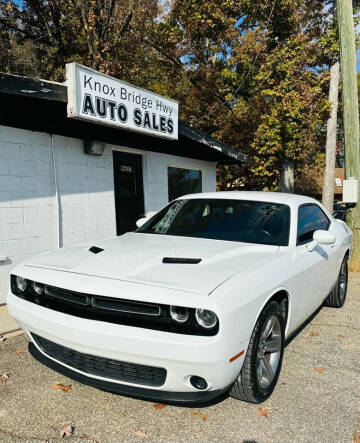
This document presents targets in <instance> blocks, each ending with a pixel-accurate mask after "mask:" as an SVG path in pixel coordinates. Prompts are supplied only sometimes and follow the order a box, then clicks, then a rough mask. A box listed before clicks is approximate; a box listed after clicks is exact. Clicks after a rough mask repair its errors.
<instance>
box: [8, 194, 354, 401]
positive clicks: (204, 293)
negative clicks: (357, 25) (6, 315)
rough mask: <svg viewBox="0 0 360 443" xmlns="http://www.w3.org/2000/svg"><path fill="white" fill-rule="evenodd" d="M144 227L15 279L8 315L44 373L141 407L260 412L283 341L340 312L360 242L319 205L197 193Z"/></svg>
mask: <svg viewBox="0 0 360 443" xmlns="http://www.w3.org/2000/svg"><path fill="white" fill-rule="evenodd" d="M137 226H138V229H137V230H136V231H135V232H128V233H126V234H124V235H122V236H120V237H115V238H111V239H107V240H103V241H97V242H94V243H91V244H89V245H82V246H76V247H70V248H61V249H58V250H56V251H52V252H46V253H43V254H40V255H38V256H35V257H33V258H31V259H28V260H27V261H25V262H24V263H22V264H21V265H18V266H16V267H15V268H14V270H13V272H12V275H11V277H10V289H9V293H8V299H7V301H8V308H9V311H10V313H11V314H12V315H13V317H14V318H15V319H16V320H17V321H18V323H19V324H20V326H21V327H22V328H23V329H24V331H25V333H26V335H27V337H28V339H29V349H30V352H31V354H32V355H33V356H34V357H35V358H37V359H38V360H39V361H40V362H42V363H44V364H45V365H47V366H49V367H51V368H53V369H55V370H56V371H58V372H60V373H62V374H65V375H67V376H69V377H71V378H73V379H75V380H78V381H80V382H83V383H87V384H89V385H92V386H95V387H98V388H100V389H103V390H107V391H111V392H117V393H120V394H123V395H130V396H135V397H138V398H144V399H152V400H156V401H163V402H187V403H196V402H203V401H209V400H212V399H214V398H216V397H218V396H221V395H222V394H224V395H226V394H227V393H228V392H229V393H230V395H231V396H233V397H235V398H237V399H240V400H243V401H247V402H251V403H260V402H262V401H264V400H265V399H267V398H268V397H269V396H270V395H271V393H272V392H273V390H274V388H275V385H276V382H277V380H278V377H279V373H280V369H281V363H282V359H283V354H284V345H285V341H286V340H287V339H288V338H290V336H291V335H293V334H296V332H297V331H298V330H299V328H300V327H301V326H302V325H303V324H304V322H305V321H306V320H307V319H308V318H309V317H310V316H311V315H312V314H313V313H314V312H315V311H316V310H317V309H318V308H319V307H320V306H321V305H323V304H325V305H326V306H329V307H334V308H340V307H342V306H343V304H344V302H345V297H346V290H347V280H348V271H347V262H348V258H349V255H350V253H351V244H352V233H351V231H350V229H349V228H348V226H347V225H346V223H345V222H343V221H341V220H336V219H335V218H333V217H332V215H331V214H330V213H329V212H328V211H327V210H326V209H325V208H324V207H323V206H322V205H321V204H320V203H319V202H318V201H316V200H313V199H311V198H308V197H304V196H300V195H293V194H283V193H271V192H267V193H265V192H218V193H202V194H192V195H187V196H183V197H181V198H178V199H177V200H174V201H172V202H171V203H169V204H168V205H167V206H166V207H164V208H163V209H162V210H160V211H159V212H158V213H156V214H155V215H153V216H152V217H151V218H149V219H146V218H144V219H140V220H138V222H137Z"/></svg>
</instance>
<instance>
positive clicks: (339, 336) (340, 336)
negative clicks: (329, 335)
mask: <svg viewBox="0 0 360 443" xmlns="http://www.w3.org/2000/svg"><path fill="white" fill-rule="evenodd" d="M337 338H345V337H344V336H343V335H341V334H339V335H338V336H337Z"/></svg>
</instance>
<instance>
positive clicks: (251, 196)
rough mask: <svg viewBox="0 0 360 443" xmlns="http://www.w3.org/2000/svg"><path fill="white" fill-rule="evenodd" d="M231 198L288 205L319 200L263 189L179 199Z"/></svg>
mask: <svg viewBox="0 0 360 443" xmlns="http://www.w3.org/2000/svg"><path fill="white" fill-rule="evenodd" d="M199 198H202V199H204V198H209V199H231V200H253V201H264V202H271V203H282V204H287V205H302V204H304V203H316V204H319V202H318V201H317V200H315V199H313V198H310V197H306V196H305V195H299V194H288V193H285V192H263V191H220V192H202V193H198V194H188V195H183V196H182V197H179V199H199Z"/></svg>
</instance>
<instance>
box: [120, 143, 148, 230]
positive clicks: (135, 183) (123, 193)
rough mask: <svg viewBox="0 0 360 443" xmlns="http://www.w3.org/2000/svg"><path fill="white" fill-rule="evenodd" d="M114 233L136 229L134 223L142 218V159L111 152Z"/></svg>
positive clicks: (124, 153)
mask: <svg viewBox="0 0 360 443" xmlns="http://www.w3.org/2000/svg"><path fill="white" fill-rule="evenodd" d="M113 160H114V188H115V211H116V233H117V235H122V234H124V233H125V232H128V231H134V230H135V229H136V221H137V220H138V219H139V218H141V217H144V189H143V171H142V157H141V155H137V154H129V153H127V152H119V151H113Z"/></svg>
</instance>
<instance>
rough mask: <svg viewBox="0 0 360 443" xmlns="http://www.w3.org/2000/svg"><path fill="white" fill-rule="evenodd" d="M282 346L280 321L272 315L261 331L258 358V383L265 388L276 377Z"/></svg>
mask: <svg viewBox="0 0 360 443" xmlns="http://www.w3.org/2000/svg"><path fill="white" fill-rule="evenodd" d="M281 347H282V337H281V326H280V322H279V320H278V318H277V317H276V316H275V315H272V316H270V317H269V318H268V320H267V322H266V323H265V324H264V327H263V329H262V331H261V334H260V340H259V346H258V352H257V359H256V374H257V379H258V383H259V385H260V386H261V387H262V388H264V389H265V388H267V387H268V386H270V384H271V382H272V381H273V379H274V377H275V374H276V372H277V369H278V366H279V361H280V355H281Z"/></svg>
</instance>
